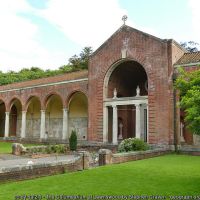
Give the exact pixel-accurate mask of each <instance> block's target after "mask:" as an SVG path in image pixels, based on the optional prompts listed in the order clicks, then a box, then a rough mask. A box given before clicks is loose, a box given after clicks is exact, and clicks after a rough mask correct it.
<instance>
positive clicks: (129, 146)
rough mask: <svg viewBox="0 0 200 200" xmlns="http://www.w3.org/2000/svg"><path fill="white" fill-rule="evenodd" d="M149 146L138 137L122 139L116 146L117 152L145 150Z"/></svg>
mask: <svg viewBox="0 0 200 200" xmlns="http://www.w3.org/2000/svg"><path fill="white" fill-rule="evenodd" d="M148 148H149V147H148V145H147V143H145V142H144V141H142V140H140V139H138V138H128V139H125V140H123V141H122V142H121V143H120V144H119V147H118V151H119V152H128V151H145V150H147V149H148Z"/></svg>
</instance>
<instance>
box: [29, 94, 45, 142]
mask: <svg viewBox="0 0 200 200" xmlns="http://www.w3.org/2000/svg"><path fill="white" fill-rule="evenodd" d="M40 110H41V102H40V100H39V98H38V97H36V96H32V97H31V98H30V99H29V100H28V103H27V113H26V137H27V138H37V139H39V138H40V123H41V120H40V117H41V114H40V113H41V111H40Z"/></svg>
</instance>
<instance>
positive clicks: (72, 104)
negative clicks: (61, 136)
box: [69, 92, 88, 140]
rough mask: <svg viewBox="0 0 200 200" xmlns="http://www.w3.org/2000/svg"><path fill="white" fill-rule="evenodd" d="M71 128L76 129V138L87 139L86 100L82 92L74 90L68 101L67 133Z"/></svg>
mask: <svg viewBox="0 0 200 200" xmlns="http://www.w3.org/2000/svg"><path fill="white" fill-rule="evenodd" d="M72 130H76V132H77V136H78V140H87V130H88V100H87V97H86V95H85V94H84V93H82V92H75V93H74V94H73V95H72V96H71V98H70V101H69V135H70V134H71V131H72Z"/></svg>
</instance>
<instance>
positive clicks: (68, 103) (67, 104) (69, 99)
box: [66, 90, 88, 108]
mask: <svg viewBox="0 0 200 200" xmlns="http://www.w3.org/2000/svg"><path fill="white" fill-rule="evenodd" d="M77 92H80V93H82V94H83V95H85V97H86V98H87V101H88V94H87V93H86V92H85V91H84V90H74V91H72V92H70V93H69V95H68V96H67V98H66V107H67V108H69V105H70V101H71V99H72V97H73V95H74V94H75V93H77Z"/></svg>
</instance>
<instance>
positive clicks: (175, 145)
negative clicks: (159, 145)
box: [173, 73, 178, 152]
mask: <svg viewBox="0 0 200 200" xmlns="http://www.w3.org/2000/svg"><path fill="white" fill-rule="evenodd" d="M176 77H177V75H176V74H175V73H173V115H174V120H173V125H174V148H175V152H177V151H178V146H177V129H176V119H177V115H176V88H175V87H174V83H175V81H176Z"/></svg>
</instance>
